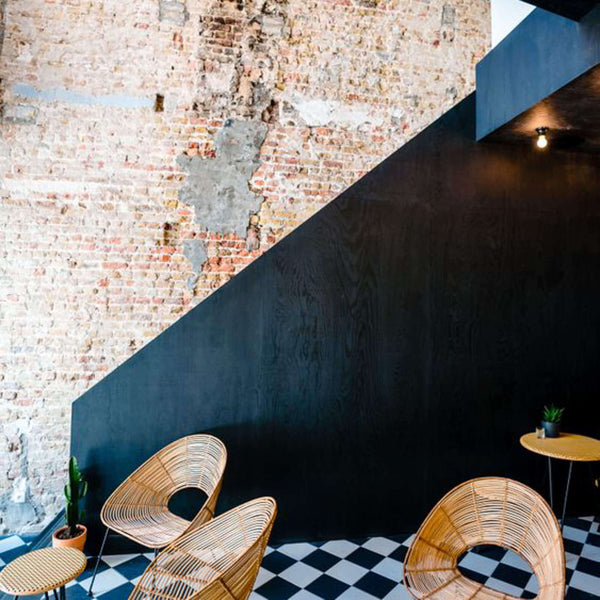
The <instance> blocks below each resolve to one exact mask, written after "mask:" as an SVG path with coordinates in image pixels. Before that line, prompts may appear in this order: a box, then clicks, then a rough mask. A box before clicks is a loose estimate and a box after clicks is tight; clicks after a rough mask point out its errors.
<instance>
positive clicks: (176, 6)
mask: <svg viewBox="0 0 600 600" xmlns="http://www.w3.org/2000/svg"><path fill="white" fill-rule="evenodd" d="M188 16H189V15H188V12H187V9H186V7H185V2H180V1H179V0H160V2H159V3H158V20H159V21H168V22H170V23H173V24H174V25H179V26H180V27H181V26H183V25H184V24H185V22H186V21H187V20H188Z"/></svg>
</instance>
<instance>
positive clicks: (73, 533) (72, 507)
mask: <svg viewBox="0 0 600 600" xmlns="http://www.w3.org/2000/svg"><path fill="white" fill-rule="evenodd" d="M87 488H88V484H87V481H86V480H85V479H84V477H83V474H82V473H81V471H80V470H79V465H78V464H77V459H76V458H75V457H74V456H71V459H70V460H69V483H67V485H65V499H66V505H65V520H66V522H67V524H66V525H65V526H64V527H61V528H60V529H57V530H56V531H55V532H54V533H53V534H52V545H53V546H69V547H71V548H77V549H78V550H81V551H82V552H83V547H84V545H85V540H86V538H87V527H85V525H82V524H81V522H80V521H83V519H84V514H85V513H84V511H83V510H81V509H80V508H79V504H80V502H81V501H82V499H83V497H84V496H85V494H86V492H87Z"/></svg>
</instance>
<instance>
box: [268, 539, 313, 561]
mask: <svg viewBox="0 0 600 600" xmlns="http://www.w3.org/2000/svg"><path fill="white" fill-rule="evenodd" d="M277 550H278V551H279V552H281V553H283V554H285V555H286V556H289V557H291V558H295V559H296V560H301V559H303V558H304V557H305V556H308V555H309V554H310V553H311V552H314V551H315V547H314V546H313V545H312V544H309V543H307V542H299V543H295V544H283V546H280V547H279V548H277Z"/></svg>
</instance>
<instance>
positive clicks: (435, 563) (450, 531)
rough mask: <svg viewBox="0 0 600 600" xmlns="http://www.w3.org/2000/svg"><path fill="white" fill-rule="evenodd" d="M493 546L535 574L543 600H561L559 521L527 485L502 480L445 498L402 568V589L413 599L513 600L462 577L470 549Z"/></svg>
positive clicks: (469, 485)
mask: <svg viewBox="0 0 600 600" xmlns="http://www.w3.org/2000/svg"><path fill="white" fill-rule="evenodd" d="M483 544H490V545H496V546H502V547H504V548H507V549H509V550H512V551H513V552H515V553H516V554H518V555H519V556H520V557H521V558H523V559H524V560H525V561H527V563H528V564H529V566H530V567H531V569H532V571H533V572H534V574H535V576H536V578H537V582H538V586H539V595H538V599H539V600H562V599H563V598H564V591H565V557H564V550H563V542H562V536H561V533H560V527H559V524H558V521H557V520H556V517H555V515H554V513H553V512H552V510H551V508H550V507H549V506H548V504H547V503H546V501H545V500H544V499H543V498H542V497H541V496H540V495H539V494H538V493H537V492H535V491H534V490H532V489H531V488H529V487H527V486H526V485H524V484H522V483H519V482H517V481H513V480H511V479H505V478H500V477H484V478H480V479H473V480H471V481H467V482H466V483H463V484H461V485H459V486H458V487H456V488H454V489H453V490H452V491H451V492H449V493H448V494H446V496H444V498H442V500H440V502H439V503H438V504H437V505H436V506H435V507H434V508H433V510H432V511H431V512H430V513H429V515H428V516H427V518H426V519H425V521H424V522H423V524H422V525H421V528H420V529H419V531H418V532H417V534H416V536H415V538H414V540H413V542H412V544H411V546H410V548H409V551H408V553H407V555H406V559H405V562H404V584H405V586H406V588H407V589H408V591H409V592H410V593H411V594H412V595H413V596H414V597H415V598H432V599H450V598H452V599H458V598H472V597H473V594H474V593H476V596H475V597H476V598H477V599H479V598H510V596H507V595H506V594H501V593H499V592H495V591H493V590H490V589H488V588H484V587H483V586H482V585H481V584H478V583H475V582H473V581H471V580H469V579H467V578H466V577H464V576H462V575H461V573H460V572H459V570H458V568H457V564H458V561H459V559H460V558H461V556H462V555H463V554H464V553H465V552H466V551H467V550H469V549H470V548H473V547H475V546H479V545H483Z"/></svg>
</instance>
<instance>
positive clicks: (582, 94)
mask: <svg viewBox="0 0 600 600" xmlns="http://www.w3.org/2000/svg"><path fill="white" fill-rule="evenodd" d="M537 127H548V128H549V130H548V139H549V142H550V146H549V148H548V149H549V150H552V149H557V150H559V149H564V150H578V151H583V152H600V65H598V66H596V67H593V68H592V69H590V70H589V71H587V72H586V73H584V74H583V75H581V76H580V77H577V79H574V80H573V81H571V82H570V83H568V84H567V85H565V86H564V87H562V88H560V89H559V90H557V91H556V92H554V93H553V94H550V96H548V97H547V98H545V99H544V100H542V101H541V102H538V103H537V104H534V105H533V106H532V107H531V108H530V109H528V110H526V111H525V112H523V113H521V114H520V115H519V116H518V117H516V118H514V119H512V120H511V121H509V122H508V123H506V125H503V126H502V127H500V128H499V129H497V130H496V131H494V132H493V133H492V134H490V135H489V136H487V138H486V139H487V140H489V141H491V142H508V143H513V144H514V143H523V144H533V143H534V142H535V140H536V138H537V134H536V131H535V130H536V128H537Z"/></svg>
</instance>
